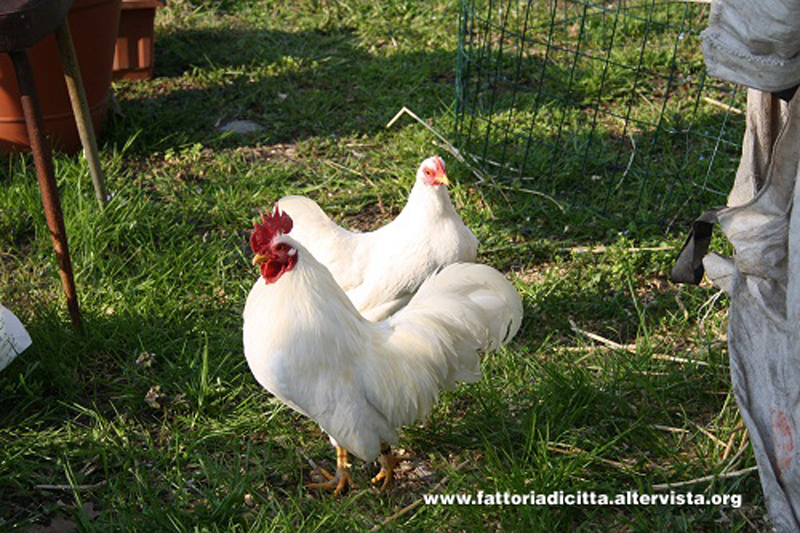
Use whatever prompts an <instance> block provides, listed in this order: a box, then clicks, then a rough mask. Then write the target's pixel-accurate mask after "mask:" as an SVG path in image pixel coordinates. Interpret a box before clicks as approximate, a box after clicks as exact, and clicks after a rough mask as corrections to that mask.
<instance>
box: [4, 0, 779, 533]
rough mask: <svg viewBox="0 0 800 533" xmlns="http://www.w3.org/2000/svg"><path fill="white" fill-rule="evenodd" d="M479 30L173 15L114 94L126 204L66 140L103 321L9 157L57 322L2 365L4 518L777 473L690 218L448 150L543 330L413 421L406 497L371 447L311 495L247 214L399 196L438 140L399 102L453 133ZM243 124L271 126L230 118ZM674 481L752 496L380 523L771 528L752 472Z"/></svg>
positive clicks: (279, 517) (532, 328) (73, 208)
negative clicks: (144, 67)
mask: <svg viewBox="0 0 800 533" xmlns="http://www.w3.org/2000/svg"><path fill="white" fill-rule="evenodd" d="M456 27H457V9H456V6H455V5H453V3H452V2H441V1H436V0H434V1H431V2H426V3H419V2H410V1H404V0H390V1H388V2H380V3H374V2H365V1H361V0H348V1H337V2H329V1H314V0H301V1H293V2H288V1H283V0H281V1H276V2H260V1H256V0H217V1H208V2H200V1H198V0H171V1H170V2H169V3H168V5H167V6H166V7H165V8H162V9H160V10H159V14H158V20H157V32H158V43H157V46H156V77H155V78H154V79H153V80H151V81H147V82H141V83H119V84H117V85H115V94H116V98H117V101H118V103H119V113H117V114H114V115H113V116H111V117H109V120H108V121H107V123H106V125H105V130H104V134H103V137H102V139H101V144H102V159H103V165H104V168H105V170H106V173H107V177H108V182H109V183H108V185H109V190H110V191H113V197H112V199H111V201H110V202H109V204H108V206H107V208H106V209H105V210H104V211H102V212H101V211H99V210H98V209H97V207H96V205H95V203H94V197H93V194H92V191H91V183H90V180H89V177H88V169H87V167H86V166H85V164H84V163H83V162H82V161H81V160H80V159H79V158H76V157H68V156H63V155H60V156H58V157H57V158H56V171H57V175H58V177H59V185H60V189H61V193H62V201H63V204H64V211H65V218H66V223H67V231H68V234H69V238H70V246H71V250H72V253H73V262H74V264H75V267H76V275H77V282H78V287H79V293H80V298H81V306H82V311H83V315H84V320H85V331H84V332H83V333H81V334H78V333H75V332H74V331H73V330H72V329H71V328H70V326H69V325H68V321H67V319H66V310H65V305H64V302H63V297H62V294H61V292H60V287H59V284H58V275H57V270H56V265H55V261H54V258H53V254H52V250H51V245H50V242H49V236H48V234H47V230H46V224H45V221H44V217H43V214H42V210H41V207H40V199H39V192H38V189H37V188H36V181H35V179H34V172H33V166H32V161H31V159H30V158H29V157H20V156H15V157H9V158H5V159H3V160H2V166H1V167H0V302H2V303H3V304H4V305H5V306H7V307H9V308H11V309H12V310H13V311H14V312H15V313H16V314H17V315H18V316H20V317H21V318H22V320H23V322H24V323H25V324H26V325H27V327H28V329H29V331H30V333H31V336H32V337H33V341H34V343H33V346H32V347H31V348H30V349H29V350H28V351H26V352H25V353H24V354H22V355H21V356H20V357H19V358H18V359H17V360H16V361H15V362H14V363H12V364H11V365H10V366H9V367H8V368H7V369H6V370H4V371H3V372H2V373H0V398H1V399H2V405H4V406H6V408H5V409H4V410H3V411H2V413H0V529H3V530H9V531H53V530H55V529H53V528H55V527H56V526H57V525H58V524H62V525H63V524H65V523H66V524H67V525H73V526H75V527H77V528H78V529H79V530H80V531H115V530H119V531H176V532H183V531H203V532H205V531H209V532H212V531H242V532H256V531H259V532H260V531H318V530H365V529H370V528H372V527H373V526H375V525H377V524H381V523H383V522H384V521H385V520H387V519H389V518H390V517H392V516H393V515H394V514H395V513H397V512H398V511H400V510H402V509H404V508H405V507H406V506H408V505H409V504H412V503H413V502H415V501H416V500H418V499H419V498H420V497H421V496H422V495H423V494H425V493H427V492H429V491H431V490H433V488H434V487H436V486H437V484H441V485H442V487H441V490H443V491H444V492H447V493H477V492H478V491H484V492H486V493H489V492H497V491H499V492H506V491H508V492H511V493H517V494H527V493H530V492H532V491H534V492H536V493H549V492H552V491H565V492H574V491H578V490H583V491H590V490H593V491H598V492H603V493H607V494H615V493H620V492H625V491H629V490H636V491H639V492H642V493H649V492H653V490H654V489H653V486H654V485H657V484H663V483H668V482H682V481H687V480H694V479H697V478H701V477H703V476H707V475H710V474H720V473H722V472H723V471H739V470H742V469H746V468H748V467H752V466H753V465H754V464H755V463H754V459H753V456H752V453H751V451H750V447H749V445H748V442H747V440H746V437H745V435H746V432H744V431H742V430H741V426H740V417H739V414H738V411H737V408H736V404H735V400H734V398H733V396H732V393H731V388H730V381H729V377H728V366H727V359H726V346H725V333H724V331H725V323H726V315H727V300H726V299H725V297H724V296H722V297H718V294H717V291H716V290H715V289H713V288H710V287H707V286H705V287H685V288H681V287H677V286H675V285H672V284H670V283H669V282H668V281H666V276H667V272H668V271H669V268H670V266H671V263H672V261H673V259H674V258H675V255H676V253H677V249H678V247H679V246H680V243H681V240H682V235H680V233H679V232H665V231H663V229H659V228H654V227H653V226H652V225H647V224H645V225H637V224H629V223H627V222H625V223H622V222H620V221H619V220H615V218H614V217H613V216H612V217H607V216H602V214H598V213H597V212H595V211H592V210H587V209H584V208H580V207H574V206H573V205H572V204H570V203H565V204H564V205H563V206H562V207H561V208H559V207H558V206H556V205H555V204H554V203H553V202H552V201H551V200H550V199H548V198H545V197H543V196H541V195H535V194H533V195H532V194H528V193H526V192H524V190H522V189H521V188H520V187H517V186H515V185H514V184H513V183H511V184H508V183H505V182H501V181H498V182H496V183H489V182H487V183H478V182H477V180H476V179H475V177H474V176H473V175H472V174H471V173H470V172H469V171H468V169H467V168H465V167H464V166H463V165H459V164H458V163H457V162H455V161H453V160H452V159H448V164H449V167H448V169H449V171H450V175H451V177H452V178H453V179H454V182H455V185H454V186H453V187H452V189H451V193H452V195H453V197H454V200H455V203H456V205H457V207H458V209H459V212H460V213H461V214H462V216H463V217H464V219H465V221H466V222H467V224H468V225H469V226H470V227H471V228H473V230H474V231H475V233H476V234H477V236H478V237H479V239H480V241H481V255H480V260H481V261H483V262H486V263H489V264H492V265H494V266H495V267H497V268H499V269H501V270H502V271H503V272H505V273H506V274H507V275H508V276H509V278H510V279H512V280H513V281H514V283H515V284H516V286H517V288H518V289H519V291H520V293H521V294H522V295H523V298H524V303H525V312H526V319H525V321H524V323H523V327H522V330H521V331H520V333H519V334H518V335H517V337H516V339H515V341H514V342H513V343H512V344H511V345H510V346H509V347H507V348H505V349H503V350H501V351H499V352H497V353H494V354H491V355H488V356H487V357H486V358H485V361H484V365H483V369H484V378H483V380H482V381H481V382H479V383H477V384H474V385H469V386H462V387H459V388H458V389H456V390H455V391H451V392H447V393H444V394H443V396H442V400H441V402H440V403H439V404H438V405H437V407H436V409H435V411H434V413H433V414H432V416H431V417H430V418H429V419H428V420H425V421H423V422H422V423H421V424H419V425H417V426H414V427H409V428H406V429H405V431H404V432H403V437H402V441H401V446H402V448H404V449H405V450H406V451H407V452H408V454H409V456H410V460H409V461H408V462H406V463H405V464H404V467H403V470H402V472H401V474H400V476H399V480H398V483H397V484H396V486H395V487H394V488H393V489H392V490H390V491H389V492H387V493H386V494H378V493H376V492H374V491H372V490H370V489H368V488H367V487H368V479H369V477H370V476H371V475H373V474H374V472H375V467H374V465H371V464H364V463H362V462H360V461H355V462H354V479H355V482H356V490H355V491H352V492H351V493H349V494H347V495H346V496H344V497H342V498H341V499H339V500H334V499H333V498H331V497H330V495H327V494H317V493H310V492H308V491H307V490H306V489H305V488H304V484H305V483H307V482H309V481H310V480H311V479H312V467H311V466H310V465H309V461H308V459H311V460H312V461H314V462H316V463H319V464H321V465H324V466H327V467H329V468H330V467H331V465H332V461H333V454H332V451H333V450H332V448H331V447H330V445H329V444H328V442H327V439H326V438H325V436H324V435H323V434H322V433H321V431H320V430H319V429H318V428H317V427H316V426H315V425H314V423H312V422H310V421H308V420H305V419H303V418H301V417H299V416H297V415H295V414H294V413H292V412H290V411H289V410H288V409H286V408H284V407H283V406H281V404H280V403H279V402H277V401H276V400H274V399H273V398H271V397H270V395H269V394H268V393H266V392H265V391H263V390H262V389H261V388H260V387H259V386H258V385H257V383H256V382H255V380H254V379H253V378H252V376H251V374H250V372H249V370H248V368H247V365H246V363H245V360H244V357H243V354H242V345H241V310H242V307H243V304H244V300H245V297H246V295H247V292H248V291H249V288H250V286H251V285H252V283H253V281H254V280H255V278H256V272H255V271H254V269H253V268H252V267H251V265H250V264H249V261H248V258H249V251H248V249H247V237H248V229H249V227H251V224H252V220H253V219H254V217H255V215H256V213H257V212H258V210H259V209H261V208H263V207H265V206H271V205H272V204H273V203H274V201H275V200H276V199H277V198H279V197H280V196H282V195H285V194H304V195H308V196H310V197H312V198H314V199H315V200H316V201H318V202H319V203H320V204H321V205H322V206H323V207H324V209H326V210H327V211H328V212H329V213H331V214H332V215H333V216H334V217H335V218H336V219H337V220H339V221H340V222H342V223H343V224H346V225H349V226H352V227H358V228H362V229H367V228H371V227H375V226H376V225H379V224H381V223H382V222H383V221H385V220H387V219H389V218H390V217H392V216H394V215H395V214H396V213H397V212H398V211H399V209H401V207H402V205H403V204H404V202H405V199H406V197H407V194H408V191H409V190H410V187H411V185H412V182H413V175H414V170H415V168H416V166H417V165H418V163H419V162H420V161H421V160H422V159H423V158H424V157H425V156H427V155H430V154H431V153H433V152H437V151H438V152H441V150H438V149H437V148H436V147H435V146H433V145H432V141H433V140H434V138H433V136H432V135H431V134H430V133H429V132H428V131H427V130H425V129H424V128H423V127H421V126H420V125H419V124H416V123H413V122H411V121H408V120H407V119H404V120H403V121H402V122H400V123H399V125H396V126H394V127H393V128H391V129H386V128H385V127H384V125H385V124H386V122H388V120H389V119H390V118H391V117H392V116H393V115H394V114H395V113H396V112H397V111H398V110H399V109H400V108H401V107H402V106H404V105H405V106H408V107H410V108H411V109H413V110H414V111H415V112H416V113H417V114H418V115H420V116H421V117H423V118H425V119H426V120H428V121H429V122H430V124H432V125H433V126H434V127H436V128H437V130H439V131H441V132H443V133H447V132H450V131H452V127H453V120H452V116H453V108H452V101H453V86H454V85H453V83H454V80H455V64H456V46H457V34H456V33H457V32H456ZM584 83H585V85H586V86H587V87H589V86H590V85H591V84H590V80H585V82H584ZM594 83H597V80H595V82H594ZM615 90H616V91H618V92H619V93H620V94H621V95H624V94H625V90H624V87H622V88H616V89H615ZM623 97H624V96H623ZM684 104H686V102H684ZM234 118H236V119H248V120H253V121H256V122H258V123H260V124H261V125H263V126H264V129H263V130H262V131H261V132H258V133H255V134H250V135H247V136H238V135H234V134H225V133H221V132H220V130H219V125H220V124H222V123H224V122H225V121H228V120H231V119H234ZM545 127H546V124H543V128H545ZM537 134H539V135H542V136H545V135H547V131H546V129H543V130H542V131H541V132H537ZM671 153H672V150H665V155H664V157H669V156H670V154H671ZM682 157H683V155H682V154H680V153H675V154H674V161H672V163H674V164H675V165H678V166H680V165H681V164H682V163H681V162H682V161H683V159H682ZM723 177H725V176H723ZM570 179H572V180H574V176H572V177H571V178H570ZM562 185H563V186H565V187H573V186H574V184H572V183H571V182H569V181H565V182H564V183H563V184H562ZM554 186H555V187H556V189H557V187H558V184H557V183H556V184H555V185H554ZM626 189H627V186H626ZM634 192H635V191H634ZM632 193H633V192H632ZM714 247H715V248H716V249H717V250H724V249H725V244H724V243H723V242H721V239H717V241H716V242H715V246H714ZM573 324H574V326H573ZM580 331H588V332H591V333H595V334H597V335H600V336H602V337H603V338H605V339H609V340H611V341H613V342H614V343H616V344H615V345H614V346H613V347H609V346H607V345H604V344H602V343H601V342H597V341H596V340H593V339H592V338H590V337H588V336H587V335H585V334H584V333H581V332H580ZM663 356H670V357H673V358H682V359H690V360H692V361H691V362H686V361H684V362H680V361H676V360H674V359H673V360H669V359H665V358H664V357H663ZM445 478H446V479H445ZM47 486H50V488H47ZM675 490H676V492H680V493H683V492H687V491H693V492H695V493H703V494H707V495H710V494H712V493H720V494H726V493H727V494H741V495H742V497H743V502H744V503H743V505H742V507H741V508H739V509H731V508H729V507H721V506H699V507H695V506H669V505H666V506H664V505H658V506H642V507H614V506H611V507H597V506H573V507H567V506H547V507H535V506H531V507H513V508H511V507H507V506H483V507H477V506H435V505H430V506H425V505H418V506H416V507H414V508H412V509H411V510H410V511H409V512H407V513H405V514H403V515H401V516H399V517H397V518H393V519H391V521H390V522H388V523H387V524H386V525H385V527H384V530H387V531H393V530H401V529H402V530H418V531H472V530H484V529H486V530H492V531H572V530H578V531H609V530H611V531H653V530H668V531H717V530H719V531H749V530H753V529H760V530H766V528H767V526H766V517H765V508H764V502H763V496H762V494H761V489H760V486H759V483H758V477H757V474H756V473H755V472H750V473H746V474H742V475H737V476H734V477H730V478H725V479H718V480H716V481H710V482H697V483H694V484H691V485H688V486H686V487H684V488H680V489H675ZM48 524H49V526H48ZM37 527H38V528H39V529H36V528H37ZM47 527H50V529H46V528H47ZM42 528H45V529H42Z"/></svg>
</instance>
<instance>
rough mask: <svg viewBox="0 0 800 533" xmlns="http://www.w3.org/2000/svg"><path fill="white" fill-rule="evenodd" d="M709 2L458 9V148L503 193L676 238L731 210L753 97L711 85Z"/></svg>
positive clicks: (472, 0)
mask: <svg viewBox="0 0 800 533" xmlns="http://www.w3.org/2000/svg"><path fill="white" fill-rule="evenodd" d="M709 9H710V5H709V4H708V3H707V2H705V1H699V0H686V1H660V2H657V1H653V0H627V1H625V0H617V1H610V2H606V3H595V2H592V1H589V0H574V1H572V0H461V4H460V24H459V54H458V60H459V64H458V72H457V81H456V142H457V144H458V146H459V148H460V150H461V151H462V152H464V153H465V154H466V155H467V157H469V158H472V160H473V163H474V164H478V165H479V166H480V167H481V168H483V170H484V171H485V172H487V173H488V174H490V175H492V176H493V177H494V178H495V179H499V180H504V181H507V182H510V183H512V184H514V183H517V184H520V186H523V185H524V187H526V188H531V189H535V190H536V191H538V192H541V193H545V194H548V195H552V196H553V197H554V198H556V199H559V200H560V201H565V202H568V203H570V204H572V205H575V206H581V207H583V208H587V209H590V210H592V211H594V212H597V213H599V214H601V215H603V216H604V217H609V218H611V219H614V218H618V219H626V220H636V221H640V222H653V223H658V224H664V225H667V226H672V225H674V224H675V223H676V222H685V221H686V220H689V219H691V218H693V217H694V216H695V215H697V214H699V212H700V211H702V210H703V209H704V208H706V207H708V206H711V205H720V204H724V201H725V196H726V192H727V190H728V189H729V187H730V184H731V183H732V179H733V175H734V173H735V170H736V166H737V164H738V159H739V154H740V149H741V138H742V134H743V132H744V122H745V120H744V114H743V111H744V108H745V100H746V91H745V90H744V89H741V88H737V87H736V86H734V85H730V84H726V83H722V82H721V81H719V80H716V79H713V78H710V77H707V76H706V74H705V66H704V63H703V57H702V50H701V44H700V32H701V31H702V29H703V28H704V27H705V26H706V24H707V20H708V13H709Z"/></svg>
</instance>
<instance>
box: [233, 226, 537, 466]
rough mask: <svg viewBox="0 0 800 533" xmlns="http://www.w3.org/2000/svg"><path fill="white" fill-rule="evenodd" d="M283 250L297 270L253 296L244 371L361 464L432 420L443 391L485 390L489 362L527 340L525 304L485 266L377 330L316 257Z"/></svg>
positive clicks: (434, 283)
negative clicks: (514, 340)
mask: <svg viewBox="0 0 800 533" xmlns="http://www.w3.org/2000/svg"><path fill="white" fill-rule="evenodd" d="M277 242H286V243H288V244H290V245H291V246H294V247H295V248H297V254H298V260H297V264H296V265H295V267H294V268H293V269H292V270H290V271H288V272H286V273H284V274H283V276H282V277H281V278H280V279H278V280H277V281H276V282H275V283H272V284H267V283H265V281H264V280H263V279H261V278H259V280H258V281H256V283H255V284H254V285H253V288H252V290H251V291H250V294H249V296H248V298H247V303H246V305H245V309H244V328H243V336H244V349H245V356H246V357H247V362H248V364H249V366H250V369H251V370H252V372H253V374H254V375H255V377H256V379H257V380H258V382H259V383H260V384H261V385H262V386H264V387H265V388H266V389H268V390H269V391H270V392H272V393H273V394H274V395H275V396H276V397H278V398H279V399H280V400H282V401H283V402H284V403H286V404H287V405H289V406H290V407H292V408H293V409H295V410H297V411H299V412H300V413H302V414H304V415H306V416H308V417H310V418H312V419H314V420H315V421H316V422H317V423H319V425H320V426H321V427H322V429H323V430H324V431H325V432H326V433H328V434H329V435H330V436H331V437H332V439H333V440H334V441H335V443H337V444H338V445H340V446H342V447H344V448H345V449H347V450H348V451H350V452H351V453H353V454H355V455H356V456H358V457H361V458H362V459H364V460H373V459H375V458H376V457H377V456H378V454H379V451H380V443H381V442H389V443H392V444H394V443H396V442H397V428H399V427H400V426H402V425H405V424H410V423H412V422H414V421H416V420H419V419H420V418H423V417H425V416H427V415H428V414H429V413H430V411H431V408H432V406H433V404H434V402H435V401H436V399H437V398H438V394H439V390H440V389H443V388H448V387H452V386H453V385H454V384H455V383H456V382H457V381H476V380H477V379H479V378H480V353H481V352H482V351H483V350H486V349H491V348H495V347H497V346H499V345H500V344H502V343H505V342H508V341H509V340H510V339H511V337H513V336H514V334H515V333H516V332H517V330H518V329H519V325H520V322H521V320H522V302H521V300H520V297H519V295H518V294H517V292H516V291H515V290H514V287H513V286H512V285H511V284H510V283H509V282H508V281H507V280H506V279H505V278H504V277H503V275H502V274H500V273H499V272H497V271H496V270H494V269H492V268H491V267H488V266H486V265H479V264H454V265H450V266H448V267H445V268H444V269H442V270H441V271H440V272H438V273H436V274H435V275H433V276H432V277H430V278H429V279H428V280H427V281H425V283H424V284H423V285H422V286H421V287H420V289H419V291H418V293H417V294H416V295H415V296H414V297H413V298H412V299H411V301H410V302H409V303H408V305H407V306H406V307H405V308H403V309H402V310H400V311H399V312H398V313H396V314H395V315H394V316H393V317H391V318H390V319H388V320H385V321H383V322H371V321H369V320H367V319H365V318H364V317H362V316H361V315H360V314H359V313H358V311H357V310H356V309H355V307H354V306H353V304H352V303H351V301H350V300H349V299H348V298H347V296H346V295H345V293H344V292H343V291H342V289H341V288H340V287H339V286H338V284H337V283H336V281H335V280H334V278H333V276H332V275H331V273H330V272H329V271H328V269H327V268H325V267H324V266H323V265H322V264H320V263H319V262H318V261H317V260H316V259H314V257H313V256H312V255H311V253H310V252H309V251H308V250H307V249H305V248H304V247H303V246H302V245H300V244H299V243H297V242H296V241H294V240H293V239H291V238H290V237H288V236H282V237H280V238H279V239H278V241H277Z"/></svg>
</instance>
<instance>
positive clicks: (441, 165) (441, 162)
mask: <svg viewBox="0 0 800 533" xmlns="http://www.w3.org/2000/svg"><path fill="white" fill-rule="evenodd" d="M433 160H434V161H435V163H436V171H437V173H440V174H444V160H443V159H442V158H441V157H439V156H438V155H435V156H433Z"/></svg>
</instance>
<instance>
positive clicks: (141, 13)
mask: <svg viewBox="0 0 800 533" xmlns="http://www.w3.org/2000/svg"><path fill="white" fill-rule="evenodd" d="M165 2H166V0H122V14H120V18H119V34H118V35H117V47H116V49H115V51H114V79H115V80H145V79H149V78H152V77H153V42H154V39H153V27H154V22H155V18H156V8H157V7H162V6H164V5H165Z"/></svg>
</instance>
